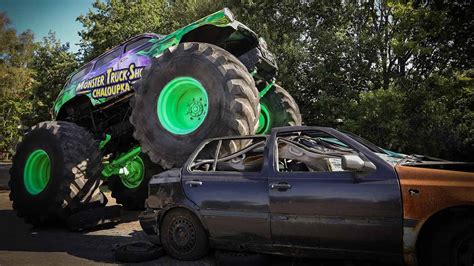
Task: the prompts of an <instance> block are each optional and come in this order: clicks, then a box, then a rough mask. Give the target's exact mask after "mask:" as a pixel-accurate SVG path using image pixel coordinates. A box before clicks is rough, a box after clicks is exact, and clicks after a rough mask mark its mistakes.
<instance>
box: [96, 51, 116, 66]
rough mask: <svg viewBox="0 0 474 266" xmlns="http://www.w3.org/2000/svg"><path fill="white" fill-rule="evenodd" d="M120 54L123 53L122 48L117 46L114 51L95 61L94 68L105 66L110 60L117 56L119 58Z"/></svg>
mask: <svg viewBox="0 0 474 266" xmlns="http://www.w3.org/2000/svg"><path fill="white" fill-rule="evenodd" d="M120 54H121V52H120V49H119V48H116V49H115V50H114V51H112V52H110V53H108V54H106V55H105V56H103V57H101V58H100V59H99V60H97V62H96V63H95V67H94V69H98V68H100V67H101V66H104V65H106V64H108V63H110V61H112V60H114V59H115V58H118V57H119V56H120Z"/></svg>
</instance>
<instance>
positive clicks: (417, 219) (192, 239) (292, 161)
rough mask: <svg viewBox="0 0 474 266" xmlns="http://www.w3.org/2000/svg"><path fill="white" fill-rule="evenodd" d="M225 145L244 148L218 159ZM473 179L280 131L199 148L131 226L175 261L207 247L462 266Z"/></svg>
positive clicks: (432, 163) (154, 188) (454, 166)
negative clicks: (155, 241) (152, 238)
mask: <svg viewBox="0 0 474 266" xmlns="http://www.w3.org/2000/svg"><path fill="white" fill-rule="evenodd" d="M230 142H240V143H245V145H242V146H241V147H240V148H239V149H238V150H236V151H234V152H233V153H231V154H229V152H228V150H227V149H226V148H225V147H226V146H227V145H228V143H230ZM208 150H212V151H214V152H212V153H209V152H208ZM473 171H474V165H473V164H472V163H459V162H449V161H443V160H439V159H430V158H427V157H422V156H415V155H407V156H401V155H400V154H394V153H393V152H387V151H385V150H383V149H381V148H379V147H377V146H376V145H374V144H372V143H370V142H368V141H367V140H364V139H362V138H360V137H358V136H356V135H354V134H351V133H346V132H344V133H343V132H341V131H338V130H335V129H333V128H325V127H302V126H299V127H280V128H276V129H273V130H272V133H271V134H270V135H266V136H237V137H219V138H213V139H209V140H207V141H204V142H203V143H202V144H201V145H200V146H199V147H198V148H197V149H196V151H195V152H194V153H193V154H192V155H191V156H190V157H189V159H188V161H187V162H186V163H185V164H184V166H183V167H182V168H180V169H172V170H168V171H166V172H162V173H160V174H158V175H156V176H154V177H153V178H152V179H151V181H150V186H149V189H150V192H149V198H148V200H147V201H146V206H147V209H146V210H145V211H144V212H143V213H142V214H141V215H140V224H141V225H142V228H143V230H144V231H145V232H146V233H147V234H150V235H153V236H158V237H159V238H160V239H161V243H162V245H163V247H164V248H165V250H166V252H167V254H169V255H170V256H172V257H174V258H177V259H181V260H193V259H197V258H200V257H202V256H205V255H206V254H207V253H208V251H209V249H210V248H216V249H223V250H231V251H243V252H262V253H274V254H280V255H288V256H312V257H326V258H337V259H349V260H354V259H363V260H388V261H392V262H402V261H403V260H404V261H405V263H406V264H407V265H417V264H418V265H427V266H468V265H469V266H470V265H473V263H474V173H473ZM237 259H239V257H235V260H237ZM245 264H247V265H248V263H245V262H244V261H241V262H240V263H235V264H234V265H245ZM374 265H377V264H374ZM390 265H392V264H390ZM397 265H398V264H397Z"/></svg>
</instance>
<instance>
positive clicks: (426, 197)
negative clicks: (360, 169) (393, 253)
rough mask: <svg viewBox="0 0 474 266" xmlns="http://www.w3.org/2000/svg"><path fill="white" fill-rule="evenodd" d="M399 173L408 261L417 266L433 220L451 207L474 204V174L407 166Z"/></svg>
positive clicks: (408, 263) (399, 168)
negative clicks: (423, 234)
mask: <svg viewBox="0 0 474 266" xmlns="http://www.w3.org/2000/svg"><path fill="white" fill-rule="evenodd" d="M395 170H396V171H397V174H398V177H399V179H400V185H401V191H402V199H403V218H404V236H403V243H404V257H405V262H406V263H407V265H416V251H415V246H416V241H417V239H418V234H419V232H420V230H421V228H422V226H423V225H424V224H425V222H426V221H427V220H428V219H429V217H431V216H432V215H434V214H435V213H437V212H439V211H441V210H444V209H447V208H450V207H457V206H463V205H474V193H473V191H474V182H473V181H474V173H472V172H460V171H450V170H442V169H432V168H422V167H414V166H404V165H397V166H395Z"/></svg>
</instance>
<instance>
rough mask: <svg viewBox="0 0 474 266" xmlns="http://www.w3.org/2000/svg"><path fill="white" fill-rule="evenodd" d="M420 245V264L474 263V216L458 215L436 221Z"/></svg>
mask: <svg viewBox="0 0 474 266" xmlns="http://www.w3.org/2000/svg"><path fill="white" fill-rule="evenodd" d="M430 232H431V236H429V237H427V238H426V239H425V240H424V241H423V243H422V245H423V246H422V247H421V250H422V252H421V254H420V264H421V265H430V266H472V265H474V218H473V217H470V218H466V217H461V216H460V217H459V218H456V219H455V220H449V221H447V222H443V223H438V225H437V226H436V227H435V228H432V230H431V231H430Z"/></svg>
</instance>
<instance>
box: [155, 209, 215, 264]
mask: <svg viewBox="0 0 474 266" xmlns="http://www.w3.org/2000/svg"><path fill="white" fill-rule="evenodd" d="M160 235H161V243H162V244H163V247H164V248H165V250H166V252H167V253H168V255H170V256H171V257H173V258H175V259H178V260H197V259H200V258H202V257H204V256H206V255H207V253H208V252H209V239H208V237H207V234H206V231H205V230H204V227H203V226H202V224H201V222H200V221H199V219H198V218H197V217H196V216H195V215H194V214H193V213H191V212H190V211H188V210H184V209H176V210H171V211H170V212H168V213H167V214H166V215H165V217H164V218H163V222H162V223H161V227H160Z"/></svg>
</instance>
